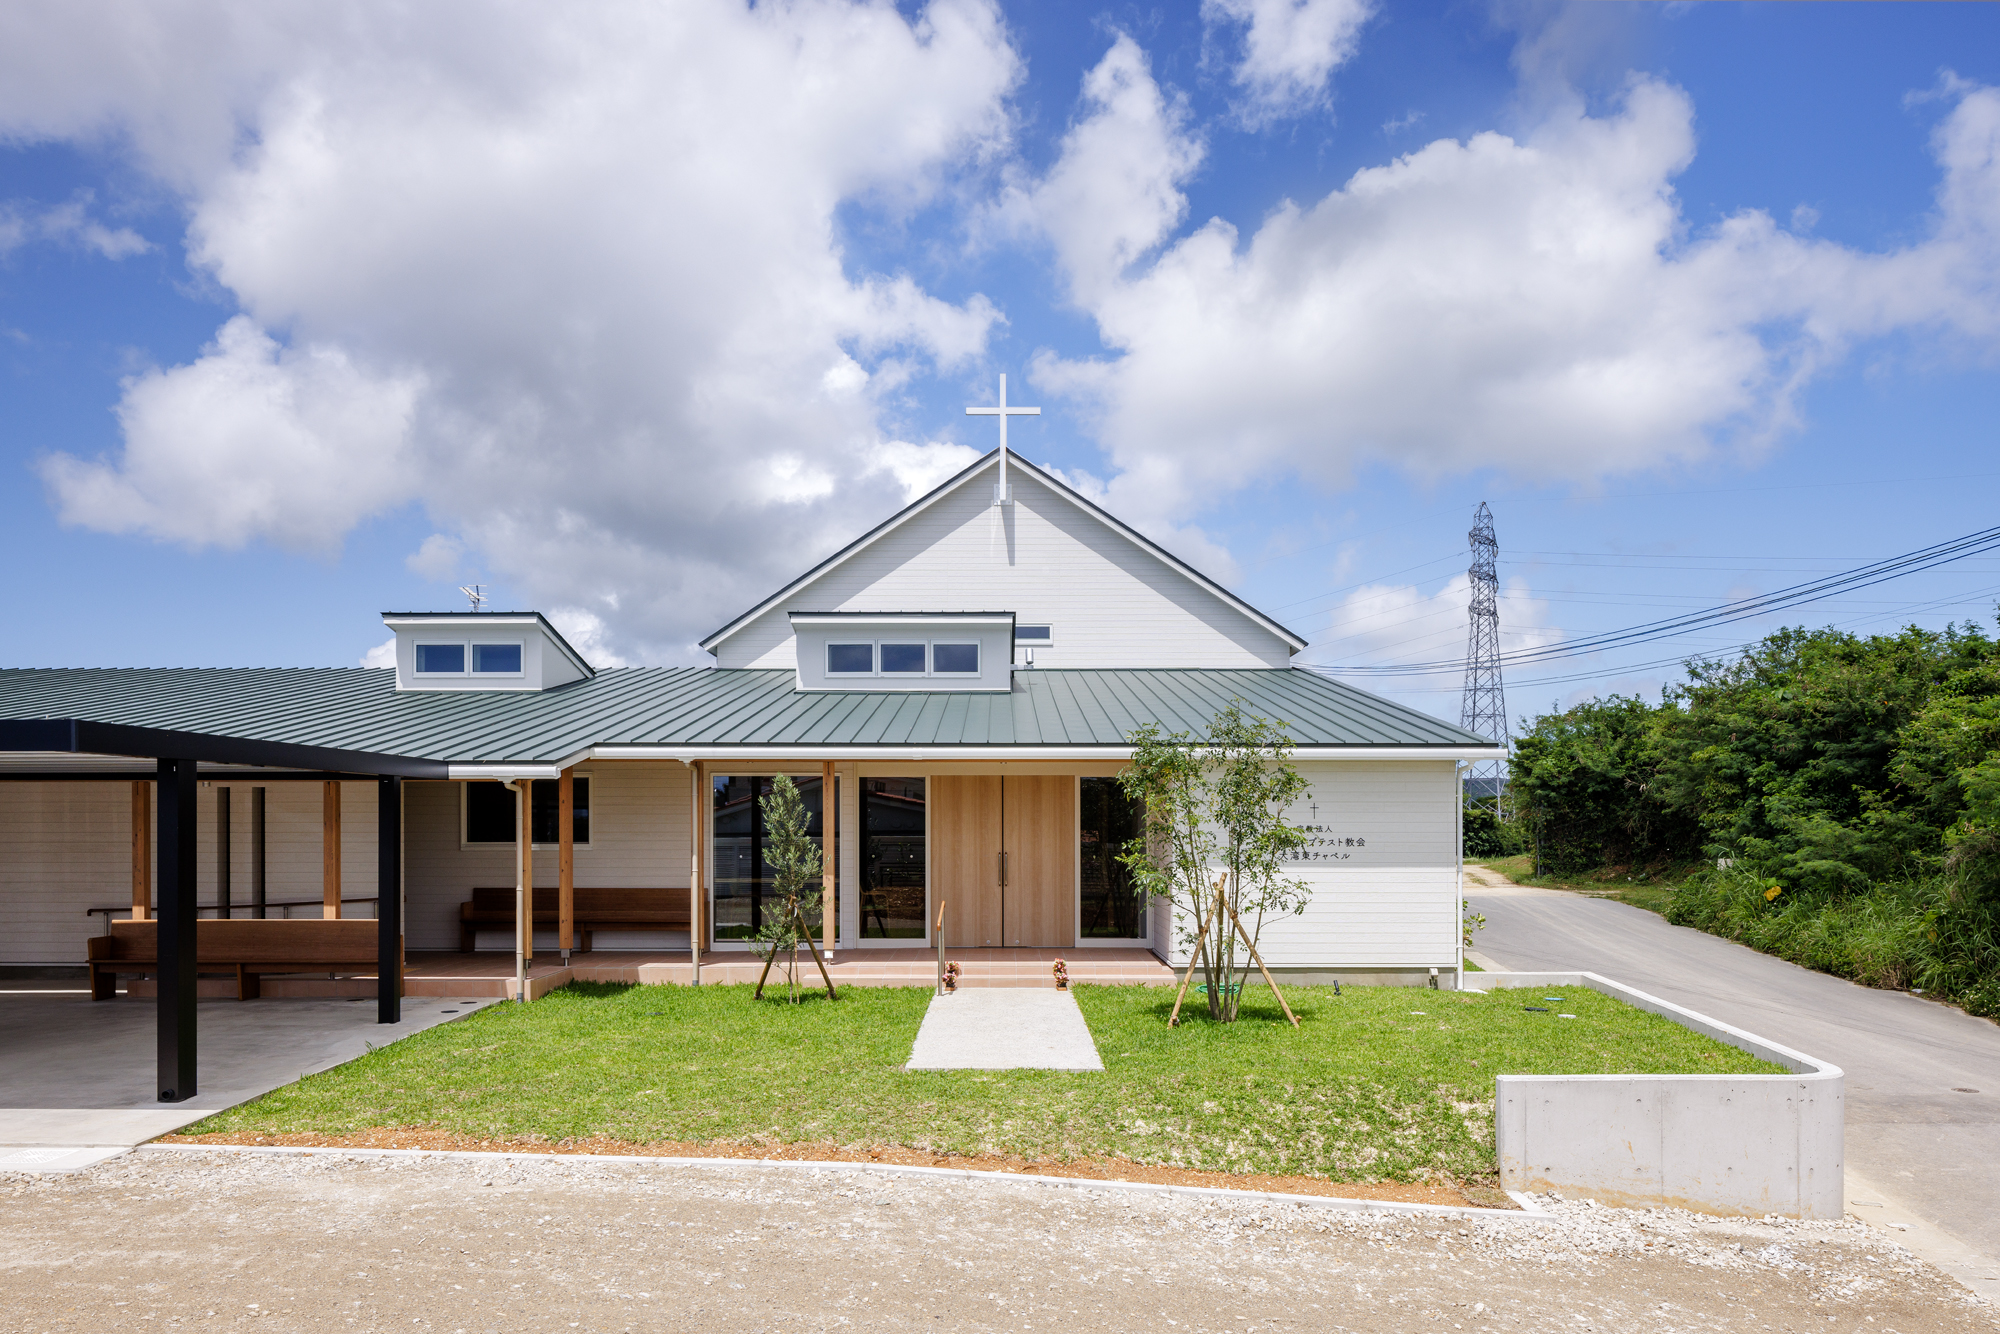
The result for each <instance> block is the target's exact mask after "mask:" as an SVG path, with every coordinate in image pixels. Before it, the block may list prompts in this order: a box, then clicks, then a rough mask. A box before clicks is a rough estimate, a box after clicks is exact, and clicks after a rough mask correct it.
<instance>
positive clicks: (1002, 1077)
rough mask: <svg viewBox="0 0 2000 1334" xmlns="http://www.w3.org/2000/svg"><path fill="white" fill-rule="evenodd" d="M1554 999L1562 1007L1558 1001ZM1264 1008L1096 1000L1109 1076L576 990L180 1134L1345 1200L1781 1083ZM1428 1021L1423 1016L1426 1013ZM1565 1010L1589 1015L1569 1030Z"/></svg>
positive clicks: (880, 1010) (1671, 1039)
mask: <svg viewBox="0 0 2000 1334" xmlns="http://www.w3.org/2000/svg"><path fill="white" fill-rule="evenodd" d="M1551 994H1557V993H1551ZM1560 994H1561V995H1562V996H1563V997H1564V1000H1563V1001H1562V1002H1561V1003H1560V1004H1559V1005H1558V1004H1551V1005H1550V1006H1549V1011H1550V1012H1549V1013H1531V1012H1529V1011H1527V1010H1525V1009H1524V1008H1523V1006H1524V1005H1528V1004H1534V1005H1541V1004H1544V1001H1543V999H1542V998H1541V997H1540V996H1539V995H1529V994H1526V993H1522V992H1500V993H1495V994H1493V995H1485V996H1482V995H1473V994H1468V993H1454V992H1448V991H1446V992H1437V991H1429V990H1418V989H1411V988H1402V987H1348V988H1346V990H1345V994H1343V995H1341V996H1338V997H1336V996H1335V995H1334V994H1333V992H1332V990H1331V989H1329V988H1320V987H1302V988H1295V989H1289V990H1288V991H1287V993H1286V995H1287V998H1288V999H1289V1000H1290V1002H1291V1004H1292V1007H1293V1009H1294V1010H1295V1011H1296V1012H1297V1013H1298V1015H1299V1018H1300V1019H1301V1020H1302V1021H1303V1024H1304V1027H1303V1028H1301V1029H1299V1030H1297V1031H1293V1030H1292V1029H1290V1028H1289V1027H1287V1026H1286V1025H1285V1024H1284V1023H1283V1022H1282V1021H1281V1020H1278V1021H1276V1022H1274V1020H1276V1019H1277V1007H1276V1005H1275V1004H1274V1003H1273V1002H1272V1001H1271V1000H1270V999H1269V996H1268V993H1267V994H1266V996H1265V997H1264V998H1262V999H1254V998H1253V999H1246V1000H1245V1002H1244V1006H1243V1011H1244V1019H1243V1021H1242V1022H1240V1023H1238V1024H1236V1025H1233V1026H1224V1025H1216V1024H1211V1023H1209V1022H1208V1020H1207V1017H1206V1012H1205V1011H1201V1012H1197V1014H1196V1015H1195V1017H1194V1018H1193V1019H1191V1020H1184V1021H1183V1023H1182V1025H1181V1027H1179V1028H1177V1029H1169V1028H1168V1027H1167V1026H1166V1023H1165V1018H1166V1014H1167V1010H1168V1009H1169V1007H1170V1006H1171V1004H1172V1000H1173V996H1172V992H1171V991H1169V990H1167V989H1165V988H1158V987H1137V986H1132V987H1096V986H1079V987H1078V988H1077V1001H1078V1003H1079V1004H1080V1005H1081V1006H1082V1007H1083V1012H1084V1014H1085V1016H1086V1017H1087V1018H1088V1019H1089V1021H1090V1027H1091V1031H1092V1033H1093V1034H1094V1035H1095V1036H1096V1039H1097V1044H1098V1048H1099V1050H1100V1051H1101V1052H1102V1054H1103V1056H1104V1062H1105V1067H1106V1068H1105V1071H1104V1073H1102V1074H1066V1073H1058V1072H1054V1071H1006V1072H999V1073H985V1072H978V1071H945V1072H923V1073H907V1072H905V1071H903V1070H902V1069H901V1066H902V1063H903V1061H904V1060H905V1059H907V1058H908V1056H909V1052H910V1043H911V1041H912V1039H913V1038H914V1037H915V1035H916V1031H917V1025H918V1024H919V1023H920V1022H921V1020H922V1018H923V1013H924V1007H925V1006H926V1005H927V1004H929V1002H930V992H929V990H928V989H915V988H888V987H855V988H851V989H849V990H847V991H845V992H843V993H842V995H841V997H840V999H839V1001H838V1002H834V1003H829V1002H827V1001H826V1000H825V999H824V998H820V999H818V1000H808V1001H807V1002H806V1003H805V1004H802V1005H798V1006H790V1005H786V1004H783V1003H778V1002H772V1001H770V1000H766V1001H763V1002H755V1001H752V1000H751V998H750V989H749V988H748V987H740V986H729V987H701V988H689V987H678V986H611V985H601V984H578V985H576V986H572V987H568V988H565V989H564V990H561V991H557V992H555V993H553V994H551V995H549V996H548V997H546V998H544V999H542V1000H540V1001H537V1002H535V1003H534V1004H532V1005H528V1006H518V1005H500V1006H494V1007H491V1008H489V1009H485V1010H482V1011H479V1012H477V1013H475V1014H472V1015H469V1016H467V1017H466V1018H465V1019H464V1020H461V1021H459V1022H456V1023H451V1024H446V1025H443V1026H441V1027H438V1028H433V1029H430V1030H428V1031H427V1032H424V1033H419V1034H417V1035H415V1036H413V1037H410V1038H406V1039H404V1040H403V1041H400V1042H397V1043H395V1044H393V1045H391V1046H388V1047H384V1048H383V1049H381V1050H379V1051H376V1052H373V1053H371V1054H369V1055H368V1056H365V1057H363V1058H362V1059H360V1060H357V1061H353V1062H350V1063H348V1064H346V1065H343V1066H340V1067H338V1068H336V1069H333V1070H329V1071H327V1072H325V1073H324V1074H318V1075H313V1076H310V1077H308V1078H306V1079H304V1080H301V1081H300V1082H298V1083H296V1084H292V1085H288V1086H287V1087H285V1088H282V1089H279V1090H277V1091H275V1092H273V1093H271V1094H268V1095H267V1096H265V1097H263V1098H260V1099H258V1100H257V1101H255V1102H252V1103H249V1104H247V1105H245V1106H242V1107H239V1108H236V1109H234V1110H231V1111H227V1112H223V1113H220V1114H218V1115H216V1116H212V1117H210V1118H208V1119H207V1120H205V1121H202V1122H200V1123H199V1124H197V1125H194V1126H190V1127H189V1128H188V1130H187V1132H186V1133H189V1134H206V1133H211V1132H255V1133H261V1134H271V1133H285V1132H317V1133H322V1134H343V1133H348V1132H353V1131H358V1130H365V1129H369V1128H374V1127H393V1128H412V1127H424V1128H432V1129H438V1130H447V1131H452V1132H456V1133H460V1134H466V1135H472V1136H477V1137H482V1138H503V1137H534V1138H543V1139H548V1140H563V1139H567V1138H578V1137H587V1136H596V1135H603V1136H609V1137H612V1138H614V1139H619V1140H624V1141H628V1142H632V1143H637V1144H646V1143H657V1142H661V1141H680V1142H688V1141H696V1142H699V1141H716V1140H729V1141H764V1142H778V1143H791V1142H801V1141H804V1142H831V1143H834V1144H838V1145H841V1146H846V1147H854V1148H863V1147H869V1146H884V1145H907V1146H910V1147H913V1148H918V1149H925V1150H931V1151H936V1152H944V1153H982V1152H983V1153H1001V1154H1018V1155H1021V1156H1023V1157H1027V1158H1031V1159H1037V1160H1044V1161H1049V1160H1053V1161H1063V1160H1071V1159H1078V1158H1097V1159H1109V1158H1123V1159H1128V1160H1131V1161H1135V1162H1142V1163H1159V1164H1167V1165H1172V1166H1177V1167H1187V1168H1197V1169H1205V1170H1214V1171H1230V1172H1271V1173H1281V1174H1299V1175H1309V1176H1318V1177H1324V1178H1327V1179H1329V1180H1335V1181H1433V1180H1451V1181H1460V1182H1464V1181H1477V1180H1479V1179H1481V1178H1485V1177H1488V1176H1490V1175H1491V1174H1492V1172H1493V1170H1494V1167H1493V1076H1494V1075H1496V1074H1502V1073H1608V1072H1618V1071H1637V1072H1686V1071H1702V1072H1709V1073H1718V1072H1741V1071H1756V1070H1776V1069H1777V1068H1778V1067H1776V1066H1770V1065H1766V1064H1764V1063H1762V1062H1760V1061H1757V1060H1755V1059H1754V1058H1752V1057H1750V1056H1748V1055H1746V1054H1744V1053H1743V1052H1740V1051H1737V1050H1736V1049H1734V1048H1732V1047H1725V1046H1722V1045H1720V1044H1718V1043H1715V1042H1712V1041H1710V1040H1709V1039H1707V1038H1704V1037H1701V1036H1698V1035H1697V1034H1694V1033H1691V1032H1689V1031H1688V1030H1687V1029H1684V1028H1681V1027H1680V1026H1678V1025H1676V1024H1672V1023H1669V1022H1667V1021H1666V1020H1664V1019H1661V1018H1658V1017H1657V1016H1654V1015H1649V1014H1646V1013H1643V1012H1641V1011H1638V1010H1634V1009H1631V1008H1629V1007H1627V1006H1624V1005H1621V1004H1619V1003H1618V1002H1616V1001H1613V1000H1610V999H1609V998H1607V997H1604V996H1600V995H1598V994H1597V993H1595V992H1590V991H1583V990H1569V991H1564V992H1562V993H1560ZM1418 1010H1421V1011H1424V1012H1425V1013H1423V1014H1421V1015H1419V1014H1414V1013H1412V1011H1418ZM1557 1012H1562V1013H1569V1014H1574V1015H1576V1016H1577V1017H1576V1018H1575V1019H1561V1018H1558V1017H1557Z"/></svg>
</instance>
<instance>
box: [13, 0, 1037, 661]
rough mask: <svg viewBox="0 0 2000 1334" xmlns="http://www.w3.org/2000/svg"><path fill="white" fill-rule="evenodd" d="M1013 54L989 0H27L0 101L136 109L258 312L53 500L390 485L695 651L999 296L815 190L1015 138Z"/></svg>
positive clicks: (330, 502) (837, 196)
mask: <svg viewBox="0 0 2000 1334" xmlns="http://www.w3.org/2000/svg"><path fill="white" fill-rule="evenodd" d="M1018 75H1019V61H1018V58H1017V56H1016V55H1015V53H1014V51H1013V50H1012V48H1011V47H1010V46H1009V44H1008V42H1007V40H1006V35H1005V32H1004V30H1003V27H1002V24H1001V22H1000V17H999V14H998V12H997V10H996V9H995V7H994V6H993V5H992V4H991V3H990V0H933V3H931V4H930V5H928V6H927V7H925V8H923V9H922V10H920V11H918V12H916V13H915V14H914V15H913V16H905V15H904V14H902V13H899V12H898V11H897V9H895V8H894V7H891V6H888V5H884V4H875V3H861V2H858V0H797V2H796V3H786V4H773V5H760V6H756V7H747V6H744V5H742V4H740V3H735V2H734V0H684V2H683V3H677V4H673V5H664V6H641V5H632V4H621V3H615V2H613V3H600V4H594V5H588V6H558V7H549V6H536V5H524V4H502V5H500V6H498V7H495V6H489V5H483V4H472V3H470V0H440V3H437V4H434V5H425V6H420V7H418V8H417V9H414V10H413V9H410V8H409V7H408V6H404V5H401V4H396V3H393V2H392V0H368V2H367V3H362V4H358V5H353V6H339V7H326V6H317V5H307V4H303V3H285V2H284V0H274V3H272V4H270V5H261V6H250V7H245V6H241V5H231V4H225V3H222V0H170V3H169V4H168V5H167V6H165V7H164V8H162V7H151V6H145V5H139V4H137V3H135V2H133V0H95V2H94V3H75V4H67V5H62V6H57V5H53V4H35V3H29V4H26V5H23V6H15V7H13V8H12V9H11V10H10V11H9V12H8V13H7V14H6V15H4V16H0V133H4V134H7V135H9V136H12V137H13V138H15V139H16V140H32V139H35V138H38V137H39V138H45V139H46V138H56V139H66V140H73V141H89V140H100V141H109V142H113V143H116V144H121V145H123V146H125V148H126V149H127V150H128V151H129V152H130V153H131V154H132V156H133V159H134V161H135V162H136V163H137V164H138V165H139V166H140V167H141V168H142V169H144V170H146V171H148V172H150V173H151V174H152V175H153V176H154V177H155V178H157V179H158V180H160V181H163V182H166V183H167V184H169V185H170V186H172V187H174V188H176V189H178V190H180V191H181V192H182V194H183V196H184V199H185V204H186V207H187V210H188V213H189V216H190V219H191V221H190V225H189V230H188V238H187V239H188V246H189V252H190V255H191V257H192V259H193V262H194V263H195V264H196V266H197V267H198V268H199V269H200V270H202V271H203V272H204V273H205V274H206V275H207V276H208V277H210V278H212V279H213V280H214V281H215V282H216V283H217V284H219V285H220V287H222V288H223V289H225V290H226V291H227V292H228V293H229V294H230V295H231V296H233V297H234V299H235V300H236V302H237V303H238V305H239V306H240V308H241V309H242V311H243V316H242V317H241V318H240V319H239V320H235V321H232V322H231V323H230V324H229V325H228V326H226V327H225V328H224V330H223V331H222V333H221V334H220V335H219V337H218V342H217V346H216V347H215V348H214V349H211V350H210V351H209V352H208V353H207V354H205V355H204V356H203V358H202V359H201V360H199V361H197V362H195V363H194V364H192V365H189V366H183V367H177V368H171V369H168V370H164V371H161V372H157V373H155V374H152V375H148V376H144V377H140V378H139V379H138V380H135V381H134V382H133V383H132V385H131V386H130V388H129V389H128V392H127V395H126V399H125V401H124V403H123V405H122V407H121V415H122V419H123V421H124V423H125V425H126V440H125V449H124V452H123V454H122V455H121V456H119V457H115V458H112V459H107V460H99V461H89V462H86V461H82V460H77V459H69V458H61V457H59V458H56V459H54V460H51V461H50V462H49V464H48V466H47V469H46V476H47V478H48V480H49V482H50V484H51V486H52V488H53V490H54V492H55V495H56V497H57V502H58V504H59V506H60V508H61V510H62V512H63V514H64V516H65V518H66V519H68V521H70V522H74V523H84V524H89V525H91V526H95V527H100V528H105V529H109V530H112V531H120V532H140V533H146V534H150V535H153V536H157V537H162V538H167V539H170V540H175V541H180V542H185V543H188V544H190V545H196V546H199V545H204V544H210V543H221V544H225V545H228V544H235V543H240V542H243V541H248V540H256V539H269V540H273V541H278V542H281V543H285V544H288V545H292V546H303V547H311V548H316V549H325V548H328V547H330V546H332V545H334V544H337V543H338V542H339V540H340V538H341V535H342V534H343V533H344V532H345V531H347V530H348V528H350V527H351V526H352V524H353V523H355V522H357V521H359V520H360V519H361V518H363V517H365V516H366V515H368V514H370V513H374V512H377V511H378V510H380V509H382V508H385V507H390V506H395V505H399V504H404V503H408V502H411V501H414V502H417V503H419V504H420V505H421V506H422V507H423V509H424V510H425V511H427V513H428V515H429V517H430V518H431V520H432V522H433V523H434V524H435V525H436V527H437V528H438V529H439V531H440V534H441V535H442V536H444V537H447V538H450V539H453V540H457V541H459V542H461V543H462V544H463V546H464V547H465V549H466V551H467V553H468V554H469V556H470V557H473V558H476V559H477V561H478V563H479V566H480V568H482V569H484V570H488V571H490V572H491V573H492V574H493V575H494V576H495V577H496V578H498V579H504V580H505V581H506V582H507V584H508V585H509V586H510V587H513V588H515V589H518V590H520V591H521V593H522V594H523V595H525V596H526V597H528V598H530V599H531V600H533V601H535V602H537V603H539V604H541V605H543V606H546V607H553V606H559V605H560V606H570V607H574V608H577V609H578V610H579V611H580V612H582V613H587V614H588V615H591V616H596V617H598V618H600V620H601V622H602V624H603V626H604V631H603V633H604V635H605V637H606V638H605V642H606V644H607V645H612V646H614V647H609V648H607V649H605V651H604V654H601V655H600V656H607V655H623V656H626V657H630V658H635V659H650V660H659V659H683V660H684V659H686V658H688V657H689V656H691V655H690V651H689V646H690V645H691V642H692V640H693V639H694V638H695V637H696V636H697V635H698V634H699V633H701V632H702V631H705V630H707V629H708V628H710V627H711V626H712V624H713V623H714V622H715V621H716V620H718V619H720V618H721V617H723V616H724V615H726V614H727V613H728V612H730V611H733V610H735V609H737V608H738V607H740V606H741V605H744V604H746V603H747V602H748V601H750V600H753V599H754V598H755V597H756V596H758V595H760V594H762V593H764V592H766V591H768V589H769V588H770V587H772V586H774V585H776V584H777V583H780V582H782V581H783V579H785V578H787V577H789V576H791V575H793V574H795V573H797V571H798V570H799V569H800V568H803V567H804V566H806V565H808V564H810V563H811V561H812V560H813V559H815V558H817V557H818V556H819V555H822V554H824V553H825V552H826V551H827V550H830V549H831V548H832V547H833V546H835V545H837V544H838V543H839V542H841V541H844V540H846V539H847V538H849V537H852V536H853V535H854V534H855V532H857V531H858V530H859V528H861V527H864V526H865V524H866V521H867V520H869V519H871V518H872V517H873V516H876V515H879V514H881V513H883V512H885V511H886V510H887V509H888V508H890V507H892V506H893V505H894V504H895V503H896V501H897V500H899V499H900V498H901V495H902V491H903V488H902V486H901V484H900V481H899V478H898V477H897V475H896V474H895V471H894V470H893V469H884V468H883V467H881V466H880V464H879V460H878V456H877V449H878V447H879V446H880V445H881V444H882V443H883V441H884V439H885V433H884V432H883V431H882V430H881V429H880V427H879V424H878V418H879V416H880V414H881V412H882V404H883V401H884V400H883V396H884V395H885V394H888V393H892V392H894V391H895V389H896V387H897V386H898V385H900V384H902V383H905V382H906V381H907V380H908V378H909V377H910V376H911V375H913V374H916V373H919V372H921V371H924V370H927V369H928V368H931V367H949V368H956V367H960V366H963V365H966V364H969V363H970V362H971V361H972V360H973V359H976V358H977V357H979V356H980V355H981V354H982V353H983V350H984V347H985V341H986V338H987V336H988V332H989V330H991V329H992V328H993V326H994V325H995V324H996V322H997V321H998V320H999V318H1000V317H999V314H998V312H997V311H996V310H995V309H994V308H993V306H992V305H991V304H990V303H989V302H987V301H986V300H985V299H984V298H983V297H977V296H975V297H970V298H967V299H964V300H960V301H955V302H948V301H943V300H940V299H938V298H937V297H936V296H934V295H932V294H930V293H928V292H926V291H925V290H923V289H922V288H921V287H920V286H919V285H918V284H917V283H916V282H914V281H913V280H912V279H911V278H909V277H908V276H907V275H903V274H898V273H871V272H859V273H852V272H849V271H848V269H847V267H846V260H845V258H844V255H843V250H842V246H841V241H840V231H839V222H838V218H837V214H838V211H839V210H840V209H842V208H843V207H847V206H850V205H855V204H859V205H861V206H863V207H868V208H874V209H878V210H881V211H884V212H887V213H889V214H892V215H893V214H897V213H899V212H902V211H907V210H910V209H913V208H915V207H917V206H919V205H922V204H923V203H925V202H926V201H928V200H930V199H932V198H933V197H935V196H936V195H937V194H938V191H939V190H940V188H941V187H942V186H944V185H945V184H947V183H948V182H949V180H950V178H951V177H952V175H953V174H954V173H957V172H961V171H964V170H967V169H970V168H973V167H976V166H978V165H979V164H980V163H981V162H983V161H985V160H986V159H987V158H988V157H990V156H991V155H993V154H995V153H997V152H1000V151H1002V150H1003V149H1004V147H1005V145H1006V143H1007V135H1008V132H1009V130H1008V120H1007V115H1006V108H1005V98H1006V96H1007V94H1008V92H1009V91H1010V90H1011V88H1012V87H1013V85H1014V83H1015V81H1016V80H1017V78H1018ZM336 382H338V384H339V385H340V386H341V392H340V393H339V394H332V393H329V392H327V391H328V390H329V389H330V388H331V387H332V386H333V385H334V384H335V383H336ZM342 402H345V403H346V404H347V405H348V406H347V407H346V408H345V409H344V412H345V415H344V416H343V415H342V413H341V412H339V411H336V406H337V405H338V404H340V403H342ZM334 458H337V459H338V466H329V464H328V460H331V459H334Z"/></svg>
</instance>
